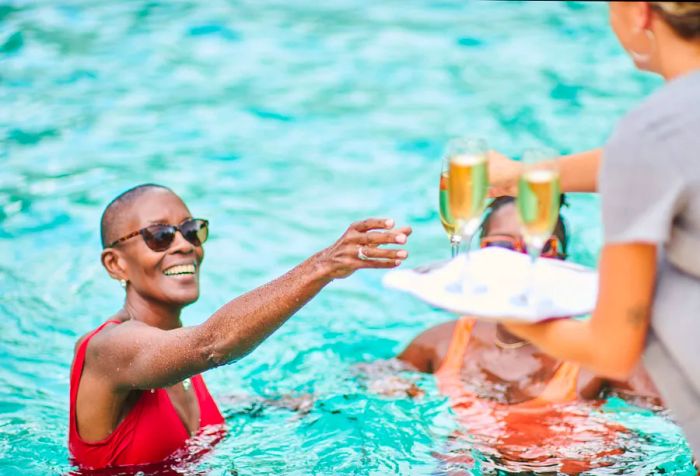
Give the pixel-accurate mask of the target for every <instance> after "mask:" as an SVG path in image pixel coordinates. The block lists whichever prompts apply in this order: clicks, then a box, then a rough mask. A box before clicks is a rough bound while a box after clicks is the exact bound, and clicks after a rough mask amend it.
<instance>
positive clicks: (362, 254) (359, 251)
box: [357, 246, 369, 261]
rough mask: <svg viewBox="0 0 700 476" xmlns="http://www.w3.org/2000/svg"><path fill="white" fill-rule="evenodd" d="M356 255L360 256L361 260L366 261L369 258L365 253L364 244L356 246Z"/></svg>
mask: <svg viewBox="0 0 700 476" xmlns="http://www.w3.org/2000/svg"><path fill="white" fill-rule="evenodd" d="M357 257H358V258H360V259H361V260H362V261H367V260H368V259H369V256H367V255H366V254H365V251H364V246H360V247H359V248H357Z"/></svg>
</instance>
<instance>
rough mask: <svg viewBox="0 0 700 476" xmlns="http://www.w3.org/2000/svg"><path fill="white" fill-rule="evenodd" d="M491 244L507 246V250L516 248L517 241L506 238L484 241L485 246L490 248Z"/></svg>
mask: <svg viewBox="0 0 700 476" xmlns="http://www.w3.org/2000/svg"><path fill="white" fill-rule="evenodd" d="M490 246H495V247H497V248H505V249H507V250H515V243H513V242H512V241H506V240H494V241H489V242H486V243H484V248H488V247H490Z"/></svg>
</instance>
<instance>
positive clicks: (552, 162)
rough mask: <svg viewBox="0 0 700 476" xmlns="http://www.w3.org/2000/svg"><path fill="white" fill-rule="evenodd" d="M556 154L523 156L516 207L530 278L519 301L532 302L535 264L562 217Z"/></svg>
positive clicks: (532, 151) (535, 152)
mask: <svg viewBox="0 0 700 476" xmlns="http://www.w3.org/2000/svg"><path fill="white" fill-rule="evenodd" d="M557 156H558V154H557V152H556V151H554V150H552V149H549V148H544V147H543V148H536V149H528V150H526V151H525V152H524V154H523V157H522V162H523V170H522V173H521V174H520V178H519V180H518V198H517V201H516V202H517V208H518V217H519V219H520V226H521V229H522V233H523V238H524V239H525V244H526V245H527V252H528V255H530V279H529V280H528V285H527V288H526V291H525V293H524V295H523V296H522V297H521V299H520V301H521V302H522V303H523V304H526V305H527V304H528V303H529V302H530V301H532V293H533V286H532V281H533V280H534V277H535V264H536V262H537V258H539V256H540V254H541V253H542V247H543V246H544V244H545V243H546V241H547V240H548V239H549V237H551V236H552V232H553V231H554V227H555V226H556V224H557V219H558V217H559V202H560V200H561V187H560V185H559V170H558V168H557V161H556V157H557Z"/></svg>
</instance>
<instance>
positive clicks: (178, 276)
mask: <svg viewBox="0 0 700 476" xmlns="http://www.w3.org/2000/svg"><path fill="white" fill-rule="evenodd" d="M120 215H121V216H120V218H119V220H118V221H117V222H116V223H115V224H114V227H113V229H112V230H111V234H112V238H113V239H117V238H120V237H122V236H125V235H128V234H130V233H132V232H134V231H136V230H140V229H142V228H144V227H147V226H149V225H153V224H170V225H178V224H180V223H182V222H183V221H184V220H186V219H187V218H191V215H190V212H189V210H188V209H187V207H186V206H185V204H184V203H183V202H182V200H181V199H180V198H179V197H178V196H177V195H175V194H174V193H172V192H171V191H169V190H167V189H159V188H154V189H149V190H147V191H145V192H144V193H142V194H141V195H139V196H138V197H137V198H135V199H134V201H133V202H132V203H130V204H128V205H127V206H126V207H124V209H123V210H120ZM110 254H112V255H111V256H107V255H110ZM203 258H204V250H203V249H202V247H201V246H194V245H193V244H192V243H190V242H188V241H187V240H185V238H184V237H183V236H182V233H180V232H179V231H178V232H177V233H176V234H175V239H174V240H173V242H172V244H171V245H170V247H169V248H168V249H166V250H165V251H153V250H151V249H150V248H149V247H148V246H147V245H146V242H145V241H144V239H143V238H142V236H141V235H138V236H136V237H134V238H131V239H129V240H126V241H124V242H122V243H119V244H117V245H115V247H114V248H107V249H105V251H104V252H103V258H102V259H103V263H104V264H105V267H106V268H107V270H108V271H109V273H110V274H111V275H112V276H113V277H116V278H117V279H126V280H127V281H128V282H129V286H130V289H131V290H132V291H135V292H137V293H138V294H139V295H141V296H142V297H143V298H145V299H147V300H151V301H156V302H158V303H161V304H165V305H171V306H174V307H183V306H186V305H188V304H191V303H193V302H194V301H196V300H197V298H198V297H199V267H200V264H201V262H202V259H203Z"/></svg>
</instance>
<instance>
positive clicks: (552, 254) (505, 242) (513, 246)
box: [481, 235, 566, 259]
mask: <svg viewBox="0 0 700 476" xmlns="http://www.w3.org/2000/svg"><path fill="white" fill-rule="evenodd" d="M489 246H497V247H499V248H505V249H508V250H512V251H517V252H519V253H527V245H526V244H525V240H523V239H522V238H517V237H514V236H510V235H490V236H485V237H484V238H483V239H482V240H481V247H482V248H488V247H489ZM561 249H562V246H561V244H560V243H559V239H558V238H557V237H555V236H551V237H550V238H549V239H548V240H547V241H546V242H545V243H544V246H543V247H542V254H541V256H544V257H545V258H556V259H566V255H565V254H564V253H563V252H560V250H561Z"/></svg>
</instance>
